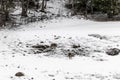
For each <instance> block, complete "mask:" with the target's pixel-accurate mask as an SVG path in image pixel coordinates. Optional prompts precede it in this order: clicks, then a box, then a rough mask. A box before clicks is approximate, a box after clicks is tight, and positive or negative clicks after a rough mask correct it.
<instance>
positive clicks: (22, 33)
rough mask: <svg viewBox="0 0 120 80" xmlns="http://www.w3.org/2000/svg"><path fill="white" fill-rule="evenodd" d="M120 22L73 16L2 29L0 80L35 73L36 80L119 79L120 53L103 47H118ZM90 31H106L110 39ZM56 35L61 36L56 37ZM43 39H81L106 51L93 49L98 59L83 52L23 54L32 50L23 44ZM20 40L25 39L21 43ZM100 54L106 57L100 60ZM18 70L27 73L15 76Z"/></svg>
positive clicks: (93, 46)
mask: <svg viewBox="0 0 120 80" xmlns="http://www.w3.org/2000/svg"><path fill="white" fill-rule="evenodd" d="M119 25H120V22H94V21H89V20H84V19H77V18H73V19H63V20H62V19H58V20H51V21H49V22H43V23H42V22H36V23H30V24H27V25H23V26H21V27H19V28H16V29H15V30H7V29H6V30H1V31H0V37H1V39H0V45H1V47H0V53H1V54H0V80H22V79H23V80H28V79H30V80H32V79H31V78H32V77H33V78H34V80H54V79H55V80H66V79H69V80H70V79H73V80H101V79H102V78H103V80H107V79H111V80H113V79H114V80H116V79H117V78H119V77H120V75H119V74H120V68H119V66H120V63H119V61H120V59H119V57H120V55H118V56H114V57H113V56H108V55H106V54H105V53H104V50H105V49H106V48H109V47H108V46H110V47H118V48H119V46H116V45H117V44H118V45H119V40H120V36H119V34H120V27H119ZM41 27H42V28H41ZM88 34H100V35H105V36H106V37H108V40H104V39H103V40H100V39H97V38H93V37H90V36H88ZM55 35H56V36H60V37H61V38H60V39H58V40H54V36H55ZM116 36H117V37H116ZM64 37H65V38H64ZM70 37H72V39H71V40H70V39H69V38H70ZM40 41H46V44H49V43H51V42H55V43H62V44H64V46H65V47H69V46H70V44H71V43H81V44H82V45H87V46H90V47H91V49H98V50H102V51H103V52H101V53H97V52H96V53H93V55H95V56H96V59H94V58H92V57H80V56H75V57H73V58H72V59H69V58H68V57H46V56H42V55H39V54H38V55H35V54H27V53H26V56H23V55H22V54H24V53H25V52H23V51H21V50H25V49H28V50H29V48H26V47H24V46H25V45H26V44H33V45H35V44H38V43H40ZM19 42H22V43H21V44H19V45H18V43H19ZM100 56H101V57H100ZM99 58H103V59H106V60H105V61H97V59H99ZM17 72H23V73H24V74H25V76H23V77H20V78H19V77H16V76H14V75H15V73H17ZM92 74H94V76H91V75H92ZM105 76H107V77H105ZM116 77H117V78H116Z"/></svg>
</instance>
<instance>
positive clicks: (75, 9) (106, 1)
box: [0, 0, 120, 26]
mask: <svg viewBox="0 0 120 80" xmlns="http://www.w3.org/2000/svg"><path fill="white" fill-rule="evenodd" d="M48 1H49V0H0V26H2V25H6V22H9V21H12V20H11V19H12V18H11V15H10V13H12V12H13V11H15V8H16V7H20V8H21V9H20V11H21V14H20V16H21V18H26V17H29V16H28V11H29V10H32V11H38V12H39V11H40V12H43V13H46V11H45V9H46V7H47V2H48ZM66 1H67V3H66V4H65V6H66V7H67V8H68V9H70V11H71V15H84V17H85V18H88V15H94V14H97V15H100V14H105V15H106V16H107V18H110V19H112V18H113V17H114V16H116V15H119V13H120V0H66ZM56 6H57V5H56Z"/></svg>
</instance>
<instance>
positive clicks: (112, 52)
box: [106, 48, 120, 56]
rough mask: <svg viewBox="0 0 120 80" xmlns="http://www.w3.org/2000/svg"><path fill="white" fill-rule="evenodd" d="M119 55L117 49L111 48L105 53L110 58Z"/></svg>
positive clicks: (119, 50)
mask: <svg viewBox="0 0 120 80" xmlns="http://www.w3.org/2000/svg"><path fill="white" fill-rule="evenodd" d="M119 53H120V49H118V48H111V49H108V50H107V51H106V54H108V55H111V56H116V55H118V54H119Z"/></svg>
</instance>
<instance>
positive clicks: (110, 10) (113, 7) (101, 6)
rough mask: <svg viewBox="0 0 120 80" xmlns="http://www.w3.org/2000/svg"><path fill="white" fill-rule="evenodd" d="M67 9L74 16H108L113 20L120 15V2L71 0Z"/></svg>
mask: <svg viewBox="0 0 120 80" xmlns="http://www.w3.org/2000/svg"><path fill="white" fill-rule="evenodd" d="M66 7H67V8H69V9H71V10H72V11H73V15H76V14H83V15H84V16H85V17H87V15H88V14H98V15H99V14H107V17H108V18H113V16H115V15H118V14H119V13H120V0H69V2H68V3H67V4H66Z"/></svg>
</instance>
